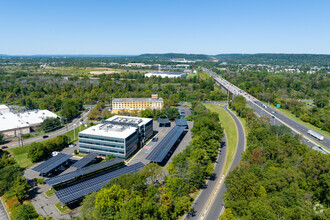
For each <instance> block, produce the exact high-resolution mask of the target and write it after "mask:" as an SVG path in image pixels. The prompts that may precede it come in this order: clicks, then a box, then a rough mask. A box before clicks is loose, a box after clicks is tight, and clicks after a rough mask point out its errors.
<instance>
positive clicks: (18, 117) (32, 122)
mask: <svg viewBox="0 0 330 220" xmlns="http://www.w3.org/2000/svg"><path fill="white" fill-rule="evenodd" d="M46 118H57V115H56V114H55V113H53V112H50V111H48V110H33V111H25V112H20V113H12V112H9V113H0V133H2V134H4V135H5V136H7V137H12V136H18V135H19V134H22V135H23V134H28V133H30V132H31V131H33V130H36V129H38V128H39V127H40V124H41V123H42V122H43V121H44V120H45V119H46Z"/></svg>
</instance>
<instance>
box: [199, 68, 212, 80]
mask: <svg viewBox="0 0 330 220" xmlns="http://www.w3.org/2000/svg"><path fill="white" fill-rule="evenodd" d="M198 75H199V76H200V78H201V79H203V80H206V79H208V78H211V76H209V74H207V73H206V72H204V71H202V70H198Z"/></svg>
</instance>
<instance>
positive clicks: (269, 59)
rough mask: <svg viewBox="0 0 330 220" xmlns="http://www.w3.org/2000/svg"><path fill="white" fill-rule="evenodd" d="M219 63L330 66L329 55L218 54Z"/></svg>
mask: <svg viewBox="0 0 330 220" xmlns="http://www.w3.org/2000/svg"><path fill="white" fill-rule="evenodd" d="M215 57H216V58H217V59H219V60H220V61H225V62H228V63H241V64H247V63H250V64H274V65H275V64H282V65H299V64H309V65H326V66H329V65H330V55H322V54H271V53H263V54H262V53H260V54H218V55H216V56H215Z"/></svg>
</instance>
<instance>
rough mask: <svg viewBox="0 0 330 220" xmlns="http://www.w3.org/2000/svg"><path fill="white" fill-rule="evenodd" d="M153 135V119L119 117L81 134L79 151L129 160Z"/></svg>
mask: <svg viewBox="0 0 330 220" xmlns="http://www.w3.org/2000/svg"><path fill="white" fill-rule="evenodd" d="M152 134H153V121H152V119H150V118H139V117H127V116H119V115H117V116H113V117H111V118H109V119H107V120H105V121H102V123H101V124H98V125H95V126H93V127H90V128H87V129H86V130H84V131H81V132H79V151H80V152H84V153H89V152H93V153H97V154H99V155H102V156H108V155H110V154H112V155H114V156H117V157H120V158H128V157H129V156H130V155H131V154H132V153H134V152H135V151H136V150H137V149H138V148H139V146H140V144H141V142H145V141H146V140H147V139H149V138H150V137H151V136H152Z"/></svg>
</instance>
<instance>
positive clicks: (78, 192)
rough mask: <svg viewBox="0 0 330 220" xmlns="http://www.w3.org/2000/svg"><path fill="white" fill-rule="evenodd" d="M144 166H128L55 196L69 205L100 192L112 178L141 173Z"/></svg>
mask: <svg viewBox="0 0 330 220" xmlns="http://www.w3.org/2000/svg"><path fill="white" fill-rule="evenodd" d="M143 166H144V164H143V163H141V162H139V163H136V164H133V165H131V166H126V167H124V168H121V169H118V170H115V171H113V172H110V173H107V174H104V175H102V176H98V177H96V178H93V179H89V180H86V181H84V182H80V183H78V184H75V185H73V186H70V187H67V188H65V189H62V190H59V191H57V192H55V195H56V196H57V198H58V199H59V200H60V202H61V203H63V204H64V203H68V202H71V201H74V200H76V199H79V198H81V197H84V196H86V195H88V194H90V193H92V192H95V191H97V190H100V189H101V188H102V186H103V185H105V184H107V183H108V182H109V181H110V180H111V179H112V178H116V177H118V176H120V175H122V174H127V173H135V172H137V171H139V170H140V169H141V168H142V167H143Z"/></svg>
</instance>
